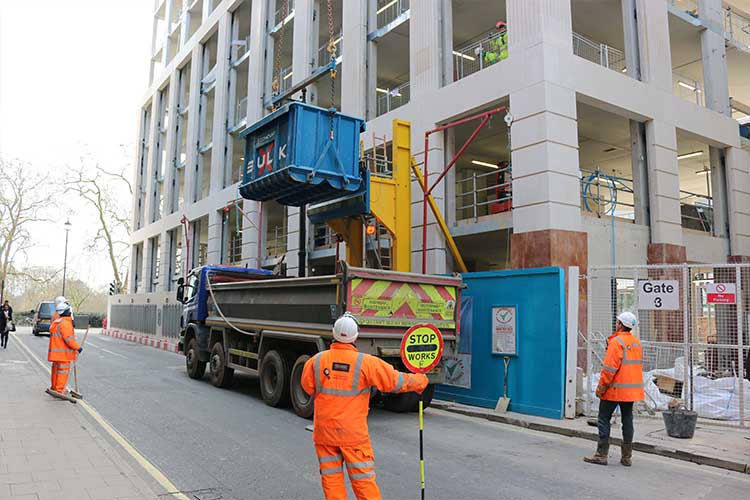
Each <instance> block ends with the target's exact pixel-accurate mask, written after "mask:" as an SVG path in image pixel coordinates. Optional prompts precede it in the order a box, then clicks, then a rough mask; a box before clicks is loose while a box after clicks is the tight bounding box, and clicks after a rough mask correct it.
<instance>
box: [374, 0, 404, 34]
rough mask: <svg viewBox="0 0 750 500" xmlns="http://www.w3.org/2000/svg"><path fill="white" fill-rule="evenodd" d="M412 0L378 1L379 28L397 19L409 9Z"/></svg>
mask: <svg viewBox="0 0 750 500" xmlns="http://www.w3.org/2000/svg"><path fill="white" fill-rule="evenodd" d="M409 1H410V0H379V1H378V10H377V11H376V12H377V18H378V29H380V28H382V27H383V26H386V25H388V24H389V23H391V22H393V21H395V20H396V19H397V18H398V16H400V15H401V14H403V13H404V12H406V11H407V10H409Z"/></svg>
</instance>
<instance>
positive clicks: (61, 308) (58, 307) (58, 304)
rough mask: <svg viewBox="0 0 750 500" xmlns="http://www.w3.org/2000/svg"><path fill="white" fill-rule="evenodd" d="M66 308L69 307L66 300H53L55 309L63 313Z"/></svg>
mask: <svg viewBox="0 0 750 500" xmlns="http://www.w3.org/2000/svg"><path fill="white" fill-rule="evenodd" d="M68 309H70V304H68V303H67V302H55V311H57V312H59V313H64V312H65V311H67V310H68Z"/></svg>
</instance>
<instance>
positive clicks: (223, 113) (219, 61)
mask: <svg viewBox="0 0 750 500" xmlns="http://www.w3.org/2000/svg"><path fill="white" fill-rule="evenodd" d="M231 38H232V17H231V14H229V13H224V14H223V15H222V16H221V18H220V19H219V34H218V37H217V48H216V87H214V116H207V117H206V120H213V131H212V138H211V142H212V144H213V149H212V151H211V166H210V168H211V173H210V176H211V187H210V191H209V193H216V192H217V191H221V190H222V189H224V180H225V178H226V173H225V170H226V163H227V161H226V160H227V158H226V156H227V155H226V144H227V104H228V101H229V44H230V42H231ZM203 175H206V172H205V171H204V173H203Z"/></svg>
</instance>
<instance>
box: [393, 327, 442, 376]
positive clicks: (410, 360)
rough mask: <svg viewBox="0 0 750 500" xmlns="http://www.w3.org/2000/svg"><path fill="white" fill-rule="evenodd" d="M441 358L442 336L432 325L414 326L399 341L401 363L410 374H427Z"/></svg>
mask: <svg viewBox="0 0 750 500" xmlns="http://www.w3.org/2000/svg"><path fill="white" fill-rule="evenodd" d="M442 356H443V335H442V334H441V333H440V330H438V329H437V328H436V327H435V326H433V325H428V324H421V325H414V326H412V327H411V328H409V329H408V330H407V331H406V334H404V338H403V339H402V340H401V361H403V362H404V365H405V366H406V368H407V369H408V370H409V371H410V372H412V373H427V372H428V371H430V370H432V369H433V368H435V367H436V366H437V364H438V363H440V358H441V357H442Z"/></svg>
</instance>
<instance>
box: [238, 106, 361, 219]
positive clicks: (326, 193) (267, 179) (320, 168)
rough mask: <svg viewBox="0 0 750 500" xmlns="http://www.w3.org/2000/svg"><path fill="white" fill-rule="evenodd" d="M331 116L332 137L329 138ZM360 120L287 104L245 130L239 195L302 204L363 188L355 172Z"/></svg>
mask: <svg viewBox="0 0 750 500" xmlns="http://www.w3.org/2000/svg"><path fill="white" fill-rule="evenodd" d="M331 119H333V140H331V138H330V127H331ZM363 130H364V121H363V120H361V119H359V118H354V117H351V116H347V115H342V114H340V113H333V116H332V118H331V113H330V111H329V110H327V109H322V108H318V107H316V106H311V105H309V104H303V103H300V102H293V103H290V104H287V105H285V106H283V107H282V108H280V109H278V110H277V111H275V112H274V113H271V114H270V115H268V116H267V117H265V118H264V119H262V120H260V121H259V122H257V123H255V124H253V125H251V126H250V127H248V128H247V129H245V130H244V131H243V132H242V134H241V137H244V138H245V164H244V169H243V175H242V183H241V184H240V194H241V195H242V197H243V198H246V199H250V200H258V201H268V200H276V201H278V202H279V203H281V204H283V205H292V206H302V205H306V204H309V203H320V202H323V201H328V200H332V199H335V198H340V197H342V196H345V195H346V194H351V193H355V192H357V191H361V190H362V189H366V188H367V186H366V184H367V181H368V178H367V177H366V176H363V175H362V173H361V172H360V165H359V135H360V133H361V132H362V131H363Z"/></svg>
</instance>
